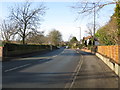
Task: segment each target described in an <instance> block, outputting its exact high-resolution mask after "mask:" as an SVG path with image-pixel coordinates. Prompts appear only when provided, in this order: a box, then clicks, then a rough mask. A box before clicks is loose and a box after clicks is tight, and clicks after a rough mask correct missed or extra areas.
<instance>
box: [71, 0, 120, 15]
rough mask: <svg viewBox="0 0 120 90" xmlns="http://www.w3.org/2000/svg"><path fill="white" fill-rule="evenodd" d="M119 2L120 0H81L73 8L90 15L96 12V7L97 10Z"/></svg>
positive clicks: (79, 12)
mask: <svg viewBox="0 0 120 90" xmlns="http://www.w3.org/2000/svg"><path fill="white" fill-rule="evenodd" d="M117 3H119V0H112V1H111V2H106V1H104V2H102V1H101V0H99V1H94V2H90V1H89V0H85V1H83V0H79V2H78V3H76V5H75V6H72V8H73V9H76V10H77V13H78V14H86V15H89V14H91V13H93V12H94V9H95V11H96V12H97V11H99V10H100V9H102V8H103V7H104V6H106V5H110V4H117Z"/></svg>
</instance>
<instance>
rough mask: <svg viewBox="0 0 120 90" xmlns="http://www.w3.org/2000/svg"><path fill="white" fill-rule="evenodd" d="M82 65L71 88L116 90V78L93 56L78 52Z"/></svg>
mask: <svg viewBox="0 0 120 90" xmlns="http://www.w3.org/2000/svg"><path fill="white" fill-rule="evenodd" d="M80 53H81V54H82V55H83V64H82V66H81V69H80V71H79V73H78V75H77V78H76V80H75V83H74V84H73V86H72V88H118V76H117V75H116V74H115V73H114V72H113V71H112V70H111V69H110V68H109V67H108V66H107V65H106V64H105V63H104V62H102V60H100V59H98V58H97V57H96V56H95V55H93V54H91V53H89V52H84V51H81V52H80Z"/></svg>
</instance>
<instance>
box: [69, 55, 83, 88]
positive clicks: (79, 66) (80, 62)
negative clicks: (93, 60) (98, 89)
mask: <svg viewBox="0 0 120 90" xmlns="http://www.w3.org/2000/svg"><path fill="white" fill-rule="evenodd" d="M81 56H82V55H81ZM82 64H83V56H82V59H81V60H80V61H79V63H78V66H77V68H78V69H76V72H77V73H75V77H74V79H73V82H72V83H71V85H70V88H72V86H73V84H74V83H75V80H76V78H77V75H78V73H79V71H80V69H81V66H82ZM70 88H69V89H70Z"/></svg>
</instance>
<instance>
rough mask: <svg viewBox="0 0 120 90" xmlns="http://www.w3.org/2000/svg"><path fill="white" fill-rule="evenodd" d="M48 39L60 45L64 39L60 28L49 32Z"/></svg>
mask: <svg viewBox="0 0 120 90" xmlns="http://www.w3.org/2000/svg"><path fill="white" fill-rule="evenodd" d="M48 40H49V42H50V43H51V44H53V45H58V44H59V43H60V42H61V40H62V35H61V33H60V32H59V31H58V30H55V29H54V30H52V31H51V32H50V33H49V34H48Z"/></svg>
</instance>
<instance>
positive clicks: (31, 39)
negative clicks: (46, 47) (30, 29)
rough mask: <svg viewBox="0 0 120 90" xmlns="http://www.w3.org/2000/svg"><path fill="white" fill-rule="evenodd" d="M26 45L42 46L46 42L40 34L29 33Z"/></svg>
mask: <svg viewBox="0 0 120 90" xmlns="http://www.w3.org/2000/svg"><path fill="white" fill-rule="evenodd" d="M26 42H27V43H34V44H42V43H45V42H46V37H45V36H44V35H43V33H42V32H40V33H31V34H29V35H28V37H27V41H26Z"/></svg>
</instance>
